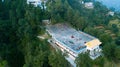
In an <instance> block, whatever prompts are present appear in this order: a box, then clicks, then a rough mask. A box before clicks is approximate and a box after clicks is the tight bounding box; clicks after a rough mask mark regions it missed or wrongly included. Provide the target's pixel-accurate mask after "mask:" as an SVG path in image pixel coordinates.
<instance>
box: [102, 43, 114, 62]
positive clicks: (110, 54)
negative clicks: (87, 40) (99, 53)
mask: <svg viewBox="0 0 120 67" xmlns="http://www.w3.org/2000/svg"><path fill="white" fill-rule="evenodd" d="M115 50H116V45H115V44H114V43H108V44H106V45H105V46H104V47H103V54H104V55H105V57H106V58H107V59H108V60H110V61H112V60H115V59H116V58H115Z"/></svg>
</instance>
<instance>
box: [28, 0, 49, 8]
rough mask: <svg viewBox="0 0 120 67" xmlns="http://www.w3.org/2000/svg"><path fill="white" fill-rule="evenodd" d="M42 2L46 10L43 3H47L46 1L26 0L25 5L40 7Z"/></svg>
mask: <svg viewBox="0 0 120 67" xmlns="http://www.w3.org/2000/svg"><path fill="white" fill-rule="evenodd" d="M42 2H43V3H44V4H43V5H44V7H45V8H46V6H45V3H46V2H47V0H27V4H33V5H34V6H35V7H37V6H40V7H42Z"/></svg>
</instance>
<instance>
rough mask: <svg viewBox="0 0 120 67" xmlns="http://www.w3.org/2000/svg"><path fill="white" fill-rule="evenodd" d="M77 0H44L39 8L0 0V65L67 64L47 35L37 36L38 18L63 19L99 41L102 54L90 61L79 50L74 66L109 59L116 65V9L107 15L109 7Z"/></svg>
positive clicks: (119, 47)
mask: <svg viewBox="0 0 120 67" xmlns="http://www.w3.org/2000/svg"><path fill="white" fill-rule="evenodd" d="M80 1H82V0H48V1H47V3H46V6H47V8H46V9H42V8H41V7H34V6H33V5H32V4H30V5H28V4H26V0H4V2H2V0H0V38H1V39H0V67H69V63H68V62H67V61H66V60H65V58H64V55H62V53H61V52H59V51H55V50H54V49H51V46H50V45H49V43H48V42H47V39H45V40H39V39H38V38H37V36H38V35H43V32H44V29H43V28H42V27H44V24H43V23H42V19H51V22H52V24H55V23H64V22H66V23H68V24H70V25H71V26H73V27H74V28H76V29H77V30H82V31H84V32H87V33H88V34H91V35H93V36H95V37H97V38H99V39H100V40H101V41H102V45H101V47H102V48H103V57H100V58H98V59H96V60H94V61H92V60H91V59H90V58H89V57H88V55H87V54H80V55H79V56H78V58H77V59H76V63H77V67H79V66H80V65H82V67H91V66H99V67H107V66H109V64H110V63H111V64H112V63H114V64H113V65H111V66H112V67H114V65H116V67H117V66H118V67H119V65H117V64H119V62H120V52H119V51H120V30H119V29H120V27H119V24H120V22H119V20H120V13H119V12H116V13H115V15H114V16H109V15H107V13H108V11H110V9H108V8H106V6H104V5H102V4H101V3H99V2H93V4H94V8H93V9H87V8H85V7H84V5H83V4H82V3H80ZM84 1H85V2H89V1H92V0H84ZM116 19H117V20H116ZM81 57H82V58H81ZM81 60H82V61H84V62H81ZM86 60H87V61H86ZM101 61H102V62H101ZM106 64H108V65H106Z"/></svg>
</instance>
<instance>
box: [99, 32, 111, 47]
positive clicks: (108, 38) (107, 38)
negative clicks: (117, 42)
mask: <svg viewBox="0 0 120 67" xmlns="http://www.w3.org/2000/svg"><path fill="white" fill-rule="evenodd" d="M99 38H100V40H101V41H102V43H103V46H104V45H105V44H107V43H110V42H112V37H111V36H110V35H108V34H106V33H104V34H101V35H100V36H99Z"/></svg>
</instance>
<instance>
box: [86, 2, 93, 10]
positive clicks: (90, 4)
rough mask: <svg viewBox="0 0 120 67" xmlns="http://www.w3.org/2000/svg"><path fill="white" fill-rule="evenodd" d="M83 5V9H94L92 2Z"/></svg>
mask: <svg viewBox="0 0 120 67" xmlns="http://www.w3.org/2000/svg"><path fill="white" fill-rule="evenodd" d="M84 5H85V8H88V9H93V8H94V5H93V2H85V3H84Z"/></svg>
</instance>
